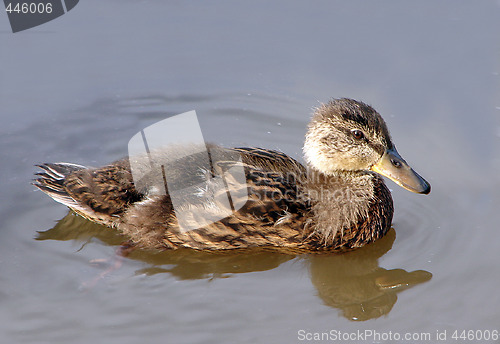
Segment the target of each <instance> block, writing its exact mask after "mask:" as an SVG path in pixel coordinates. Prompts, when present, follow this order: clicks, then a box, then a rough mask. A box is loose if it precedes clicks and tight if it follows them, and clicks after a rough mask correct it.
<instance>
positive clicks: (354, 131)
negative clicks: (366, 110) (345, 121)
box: [351, 129, 365, 140]
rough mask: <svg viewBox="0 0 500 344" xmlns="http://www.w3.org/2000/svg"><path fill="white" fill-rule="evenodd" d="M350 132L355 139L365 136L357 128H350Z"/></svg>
mask: <svg viewBox="0 0 500 344" xmlns="http://www.w3.org/2000/svg"><path fill="white" fill-rule="evenodd" d="M351 133H352V136H354V138H355V139H356V140H361V139H362V138H364V137H365V134H363V132H362V131H361V130H358V129H354V130H351Z"/></svg>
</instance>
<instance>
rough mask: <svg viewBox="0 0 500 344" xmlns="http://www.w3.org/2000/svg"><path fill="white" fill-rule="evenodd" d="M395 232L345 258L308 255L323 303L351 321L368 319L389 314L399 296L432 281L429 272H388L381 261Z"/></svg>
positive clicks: (313, 280) (312, 274)
mask: <svg viewBox="0 0 500 344" xmlns="http://www.w3.org/2000/svg"><path fill="white" fill-rule="evenodd" d="M395 237H396V236H395V231H394V230H390V231H389V232H388V233H387V235H386V236H385V237H384V238H383V239H381V240H378V241H377V242H375V243H373V244H372V245H368V246H366V247H363V248H362V249H360V250H356V251H354V252H346V253H345V254H342V255H311V256H309V261H310V271H311V280H312V282H313V284H314V286H315V287H316V289H317V290H318V295H319V297H320V298H321V299H322V300H323V302H324V303H325V304H326V305H328V306H330V307H334V308H338V309H340V310H341V311H342V315H343V316H344V317H346V318H348V319H350V320H358V321H363V320H368V319H373V318H378V317H380V316H382V315H385V314H388V313H389V312H390V311H391V309H392V307H393V306H394V304H395V303H396V301H397V293H398V292H400V291H402V290H404V289H407V288H410V287H412V286H414V285H416V284H419V283H423V282H426V281H428V280H430V279H431V278H432V274H431V273H430V272H427V271H424V270H416V271H411V272H407V271H405V270H403V269H391V270H386V269H384V268H382V267H380V266H379V265H378V258H380V257H381V256H383V255H384V254H385V253H386V252H387V251H389V250H390V249H391V247H392V244H393V242H394V239H395Z"/></svg>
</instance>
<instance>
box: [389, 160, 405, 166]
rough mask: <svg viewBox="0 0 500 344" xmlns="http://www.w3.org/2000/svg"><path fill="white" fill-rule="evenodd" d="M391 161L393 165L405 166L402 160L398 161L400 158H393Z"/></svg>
mask: <svg viewBox="0 0 500 344" xmlns="http://www.w3.org/2000/svg"><path fill="white" fill-rule="evenodd" d="M391 163H392V165H393V166H394V167H396V168H401V166H403V165H402V164H401V162H400V161H398V160H396V159H391Z"/></svg>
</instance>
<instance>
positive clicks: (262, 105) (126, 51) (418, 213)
mask: <svg viewBox="0 0 500 344" xmlns="http://www.w3.org/2000/svg"><path fill="white" fill-rule="evenodd" d="M0 23H1V24H0V25H1V26H0V40H1V43H2V49H1V50H0V60H1V61H2V64H1V67H0V68H1V69H0V104H2V105H1V109H2V111H1V113H0V116H1V119H2V123H3V125H2V126H1V128H0V133H1V136H0V147H1V148H0V161H1V168H0V183H1V186H2V192H1V193H0V264H1V270H2V274H1V275H0V303H1V304H2V311H0V333H1V335H2V338H4V339H5V341H6V342H15V343H49V342H50V343H67V342H72V343H88V342H90V341H93V340H94V341H99V342H105V343H132V342H137V341H139V340H140V341H142V342H146V343H148V342H165V343H225V342H239V343H293V342H307V341H306V340H300V339H301V338H302V337H301V334H302V335H304V336H305V335H306V334H313V333H316V332H317V333H323V332H330V331H331V330H333V331H341V332H345V333H351V332H355V331H358V330H360V331H365V330H372V331H377V332H379V333H388V332H389V331H392V333H401V334H404V333H410V334H417V335H418V334H422V335H423V334H425V333H430V334H431V335H432V336H433V338H435V336H436V335H437V333H438V332H437V331H439V333H443V332H444V331H446V334H447V341H448V342H455V341H453V340H452V339H451V336H452V334H453V332H454V331H455V330H459V331H461V330H469V329H471V330H500V327H499V320H500V311H499V309H498V304H499V303H500V300H499V296H498V295H499V294H498V287H497V286H498V284H499V282H500V277H499V276H500V274H499V272H500V271H499V268H498V258H499V253H498V242H499V239H500V234H499V232H498V223H500V216H499V214H498V209H499V205H500V197H499V195H498V189H499V187H500V178H499V177H498V175H499V171H500V158H499V157H500V154H499V152H500V136H499V134H498V133H499V130H500V111H499V107H500V96H499V94H500V93H499V90H500V89H499V87H498V86H499V78H500V76H499V73H500V65H499V63H498V61H499V58H500V48H499V46H498V42H499V40H498V38H499V32H500V4H499V3H498V2H495V1H484V2H472V1H458V2H457V1H444V2H440V3H435V2H433V1H423V2H419V3H415V4H409V3H395V2H389V1H382V2H380V1H379V2H368V1H351V2H340V1H334V2H326V1H325V2H314V3H307V2H298V1H297V2H289V1H287V2H274V3H272V4H269V3H267V2H241V3H234V2H222V1H221V2H212V3H210V4H205V3H197V4H194V3H193V4H187V3H183V2H174V1H172V2H146V1H143V2H125V1H107V2H98V1H91V0H88V1H85V2H80V3H79V4H78V6H77V7H75V9H73V10H72V11H71V12H70V13H68V14H67V15H64V16H62V17H61V18H58V19H56V20H55V21H53V22H50V23H47V24H45V25H43V26H40V27H38V28H35V29H32V30H29V31H26V32H22V33H18V34H15V35H14V34H12V33H11V32H9V27H8V23H7V18H6V16H3V19H0ZM341 96H348V97H352V98H355V99H359V100H363V101H365V102H368V103H370V104H372V105H373V106H374V107H375V108H376V109H377V110H378V111H379V112H380V113H381V114H382V115H383V116H384V118H385V119H386V121H387V123H388V126H389V129H390V130H391V133H392V136H393V139H394V141H395V143H396V145H397V147H398V150H399V152H400V153H401V154H402V156H403V157H404V158H405V159H406V160H407V161H408V162H409V163H410V164H411V165H412V166H413V167H414V168H415V170H416V171H418V172H419V173H420V174H421V175H422V176H424V177H425V178H426V179H427V180H428V181H429V182H430V183H431V185H432V188H433V189H432V192H431V194H430V195H429V196H422V195H415V194H411V193H409V192H407V191H405V190H403V189H401V188H399V187H397V186H396V185H395V184H394V183H392V182H387V183H388V185H389V187H390V188H391V189H392V190H393V198H394V200H395V206H396V213H395V216H394V231H391V232H390V234H389V235H388V236H387V237H386V238H384V239H383V240H381V241H379V242H377V243H376V244H375V245H371V246H369V247H366V248H364V249H361V250H358V251H355V252H352V253H349V254H346V255H341V256H338V255H334V256H329V255H325V256H307V255H304V256H297V257H294V256H287V255H282V254H270V253H247V254H245V253H236V254H230V255H207V254H204V253H193V252H190V251H180V252H175V253H172V252H170V253H162V254H154V253H152V252H136V253H134V254H133V255H132V256H131V257H130V258H127V259H125V260H124V261H123V264H122V266H121V268H119V269H117V270H115V271H113V272H112V273H110V274H109V275H107V276H106V277H104V278H103V279H102V280H100V281H99V282H98V283H97V284H96V285H95V286H93V287H90V288H88V287H86V283H88V282H89V281H92V280H93V279H94V278H95V277H96V276H97V275H98V274H99V273H101V272H102V271H103V270H105V269H106V268H107V266H108V265H107V264H110V263H111V262H112V261H113V259H114V255H115V250H116V248H117V247H118V245H119V244H120V243H121V242H122V241H123V238H121V237H120V236H117V235H116V234H115V233H113V232H112V231H110V230H108V229H105V228H103V227H99V226H95V225H91V224H89V223H88V222H86V221H83V220H82V219H80V218H78V217H74V216H72V215H68V216H66V215H67V209H66V208H65V207H63V206H62V205H60V204H57V203H55V202H53V201H52V200H50V199H49V198H48V197H46V196H45V195H43V194H42V193H41V192H38V191H35V190H34V187H32V186H31V185H30V184H29V183H30V180H31V179H32V178H33V173H34V172H35V168H34V167H33V164H35V163H42V162H54V161H69V162H74V163H79V164H84V165H91V166H99V165H102V164H105V163H108V162H110V161H113V160H116V159H118V158H120V157H122V156H124V155H126V153H127V151H126V149H127V142H128V140H129V139H130V137H132V135H134V134H135V133H136V132H137V131H139V130H140V129H142V128H144V127H146V126H148V125H151V124H153V123H155V122H157V121H159V120H161V119H164V118H165V117H166V116H168V115H172V114H176V113H182V112H186V111H189V110H193V109H195V110H196V111H197V113H198V115H199V117H200V123H201V125H202V128H203V130H204V135H205V138H206V139H207V140H209V141H212V142H218V143H220V144H223V145H226V146H259V147H265V148H271V149H280V150H282V151H284V152H285V153H287V154H289V155H291V156H292V157H295V158H297V159H301V146H302V140H303V135H304V133H305V126H306V124H307V122H308V120H309V117H310V114H311V111H312V107H314V106H316V105H318V102H320V101H327V100H328V99H329V98H330V97H341ZM63 218H64V219H63ZM60 219H63V220H62V221H61V222H59V223H58V220H60ZM38 232H41V233H38ZM101 259H102V260H104V261H100V260H101ZM96 261H97V262H96ZM301 330H302V332H301ZM383 339H384V338H383ZM385 339H387V340H381V342H395V343H396V342H403V340H390V339H389V338H385ZM393 339H394V338H393ZM373 341H374V338H372V337H370V338H362V339H359V340H358V339H356V340H352V341H350V342H353V343H354V342H359V343H365V342H373ZM344 342H345V341H344ZM347 342H349V341H347ZM415 342H419V341H418V340H415ZM420 342H423V341H420ZM483 342H484V341H483ZM489 342H494V341H489ZM496 342H498V341H496Z"/></svg>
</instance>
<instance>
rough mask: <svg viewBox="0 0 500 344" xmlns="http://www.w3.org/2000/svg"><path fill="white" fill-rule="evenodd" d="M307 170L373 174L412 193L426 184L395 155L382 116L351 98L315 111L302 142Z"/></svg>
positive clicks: (426, 188)
mask: <svg viewBox="0 0 500 344" xmlns="http://www.w3.org/2000/svg"><path fill="white" fill-rule="evenodd" d="M304 154H305V158H306V160H307V162H308V164H309V166H310V167H312V168H314V169H316V170H318V171H319V172H321V173H324V174H326V175H333V174H338V173H339V172H340V173H341V172H360V173H362V172H367V171H371V172H376V173H379V174H381V175H384V176H386V177H388V178H390V179H392V180H393V181H394V182H396V183H397V184H398V185H400V186H402V187H403V188H405V189H407V190H410V191H412V192H417V193H424V194H427V193H429V192H430V185H429V183H427V182H426V181H425V179H423V178H422V177H421V176H420V175H418V174H417V173H416V172H415V171H413V169H412V168H411V167H410V166H409V165H408V164H407V163H406V161H405V160H404V159H403V158H402V157H401V156H400V155H399V153H398V152H397V150H396V147H395V146H394V144H393V143H392V140H391V136H390V134H389V130H388V129H387V125H386V124H385V121H384V120H383V119H382V117H381V116H380V115H379V114H378V113H377V111H375V109H373V108H372V107H371V106H369V105H366V104H364V103H362V102H359V101H356V100H353V99H347V98H342V99H333V100H331V101H329V102H328V103H326V104H323V105H321V106H320V107H319V108H317V109H316V111H315V113H314V116H313V118H312V119H311V122H310V123H309V126H308V131H307V135H306V140H305V143H304Z"/></svg>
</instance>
